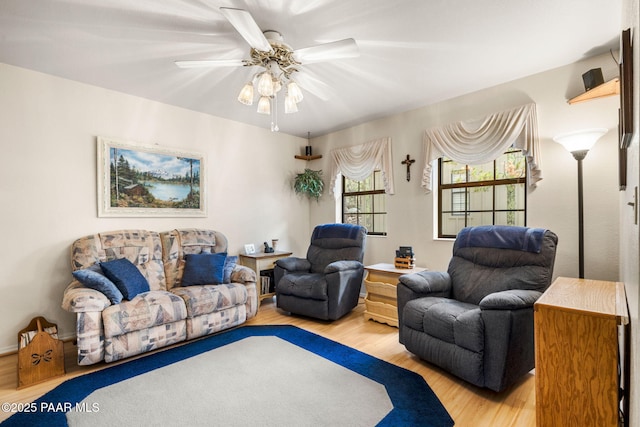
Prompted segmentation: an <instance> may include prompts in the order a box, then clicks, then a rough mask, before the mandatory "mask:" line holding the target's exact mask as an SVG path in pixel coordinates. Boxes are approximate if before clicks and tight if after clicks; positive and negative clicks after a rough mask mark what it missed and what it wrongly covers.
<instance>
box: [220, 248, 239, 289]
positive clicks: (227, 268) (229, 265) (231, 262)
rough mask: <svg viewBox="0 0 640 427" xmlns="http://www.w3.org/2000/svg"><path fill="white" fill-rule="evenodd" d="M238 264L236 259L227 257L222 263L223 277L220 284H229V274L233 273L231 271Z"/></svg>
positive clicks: (235, 257)
mask: <svg viewBox="0 0 640 427" xmlns="http://www.w3.org/2000/svg"><path fill="white" fill-rule="evenodd" d="M237 264H238V257H237V256H235V255H233V256H228V257H227V259H226V260H225V261H224V277H223V278H222V283H231V273H233V269H234V268H236V265H237Z"/></svg>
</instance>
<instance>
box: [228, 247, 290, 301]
mask: <svg viewBox="0 0 640 427" xmlns="http://www.w3.org/2000/svg"><path fill="white" fill-rule="evenodd" d="M291 254H292V252H285V251H275V252H272V253H264V252H259V253H255V254H239V255H238V257H239V261H240V265H244V266H245V267H249V268H250V269H252V270H253V271H255V272H256V287H257V288H258V306H260V303H261V302H262V300H263V299H265V298H271V297H273V296H274V295H275V292H269V291H268V289H267V292H263V289H262V286H261V285H262V284H261V282H260V272H261V271H265V270H266V271H269V270H272V271H273V268H274V267H275V264H276V261H277V260H279V259H280V258H286V257H289V256H291Z"/></svg>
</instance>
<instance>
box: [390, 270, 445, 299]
mask: <svg viewBox="0 0 640 427" xmlns="http://www.w3.org/2000/svg"><path fill="white" fill-rule="evenodd" d="M399 280H400V282H401V283H402V284H403V285H405V286H406V287H407V288H409V289H410V290H411V291H412V292H413V293H415V294H419V295H424V296H426V295H429V294H431V293H435V292H437V293H449V292H450V290H451V277H450V276H449V273H447V272H444V271H421V272H419V273H411V274H404V275H402V276H400V278H399Z"/></svg>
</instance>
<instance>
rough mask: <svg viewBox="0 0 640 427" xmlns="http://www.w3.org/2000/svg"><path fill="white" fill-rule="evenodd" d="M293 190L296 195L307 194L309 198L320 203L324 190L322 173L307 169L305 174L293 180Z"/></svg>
mask: <svg viewBox="0 0 640 427" xmlns="http://www.w3.org/2000/svg"><path fill="white" fill-rule="evenodd" d="M293 189H294V191H295V192H296V194H305V195H306V196H307V197H309V198H314V199H316V201H318V199H319V198H320V196H321V195H322V190H323V189H324V182H323V181H322V171H321V170H318V171H314V170H311V169H305V170H304V172H302V173H299V174H297V175H296V177H295V179H294V180H293Z"/></svg>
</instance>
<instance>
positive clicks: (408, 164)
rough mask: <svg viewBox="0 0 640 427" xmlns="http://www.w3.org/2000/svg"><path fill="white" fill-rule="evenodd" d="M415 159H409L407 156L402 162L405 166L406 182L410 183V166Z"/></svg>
mask: <svg viewBox="0 0 640 427" xmlns="http://www.w3.org/2000/svg"><path fill="white" fill-rule="evenodd" d="M415 161H416V159H411V158H410V157H409V155H408V154H407V158H406V159H405V160H403V161H402V164H403V165H407V181H411V165H412V164H413V163H415Z"/></svg>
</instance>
